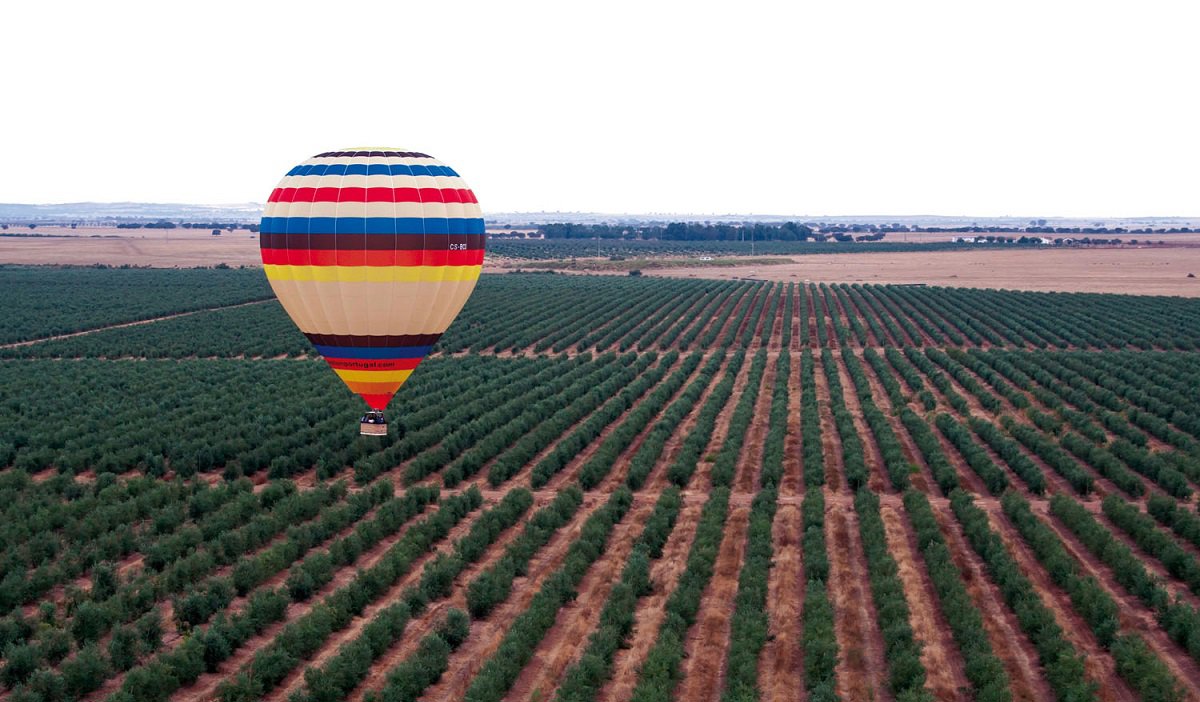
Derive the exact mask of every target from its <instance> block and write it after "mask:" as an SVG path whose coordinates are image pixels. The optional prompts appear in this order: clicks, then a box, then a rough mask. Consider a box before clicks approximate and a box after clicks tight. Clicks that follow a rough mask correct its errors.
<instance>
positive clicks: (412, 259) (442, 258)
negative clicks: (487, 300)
mask: <svg viewBox="0 0 1200 702" xmlns="http://www.w3.org/2000/svg"><path fill="white" fill-rule="evenodd" d="M261 253H262V262H263V263H265V264H267V265H283V266H480V265H483V249H474V250H467V251H447V250H445V249H437V250H433V251H392V250H384V251H380V250H377V249H341V250H332V249H262V250H261Z"/></svg>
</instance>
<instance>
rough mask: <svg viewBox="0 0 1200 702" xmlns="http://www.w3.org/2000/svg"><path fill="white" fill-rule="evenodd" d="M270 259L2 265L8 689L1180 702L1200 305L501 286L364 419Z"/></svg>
mask: <svg viewBox="0 0 1200 702" xmlns="http://www.w3.org/2000/svg"><path fill="white" fill-rule="evenodd" d="M864 255H866V254H864ZM260 276H261V274H260V273H259V272H258V271H250V270H246V271H242V270H194V271H193V270H178V271H168V270H99V269H74V268H61V269H43V268H18V267H4V268H0V299H4V300H6V301H10V302H9V306H7V307H6V312H5V317H3V319H0V344H2V345H3V347H2V348H0V388H2V389H3V393H2V395H0V495H2V496H3V498H4V499H3V500H2V502H0V511H2V512H3V517H2V518H0V564H2V567H0V653H2V656H3V660H2V661H0V686H2V687H0V690H2V692H0V696H3V697H5V698H8V699H13V700H93V701H98V700H111V701H112V702H131V701H132V702H141V701H143V700H145V701H149V700H175V701H177V702H182V701H184V700H188V701H191V700H212V699H217V700H222V701H223V702H240V701H242V700H251V699H266V700H273V701H276V702H284V701H285V700H287V701H291V700H297V701H301V702H308V701H311V702H318V701H321V702H324V701H327V700H329V701H331V700H343V699H348V700H354V701H356V702H357V701H360V700H381V701H392V700H417V699H423V700H458V699H465V700H473V701H482V700H494V701H499V700H514V701H515V700H532V699H536V700H546V701H549V700H563V701H564V702H565V701H567V700H572V701H574V700H609V701H614V702H615V701H624V700H639V701H643V702H649V701H653V700H668V699H679V700H689V701H690V700H714V701H715V700H723V701H724V700H730V701H732V700H754V699H762V700H768V699H769V700H793V699H800V700H810V701H813V702H816V701H826V700H835V699H841V700H844V701H846V702H858V701H859V700H869V699H870V700H895V701H905V702H908V701H912V700H958V699H964V700H988V701H1001V700H1052V699H1059V700H1093V699H1097V700H1111V701H1125V700H1139V699H1146V700H1187V699H1200V610H1198V609H1197V607H1200V512H1198V510H1197V500H1196V496H1195V493H1196V490H1197V489H1198V488H1200V393H1198V392H1197V389H1198V388H1200V353H1197V350H1198V349H1200V300H1196V299H1189V298H1183V297H1154V296H1134V295H1109V294H1093V293H1062V292H1016V291H1000V290H990V289H971V288H966V287H963V288H958V287H908V286H894V285H878V284H859V283H853V284H844V283H828V284H826V283H804V282H802V281H800V280H796V281H792V280H787V279H783V280H782V282H763V281H745V280H719V279H705V278H686V277H685V278H630V277H624V276H620V277H618V276H580V275H557V274H550V273H538V274H504V275H486V276H484V277H483V279H482V280H481V282H480V285H479V288H478V290H477V291H476V293H475V294H474V296H473V297H472V298H471V300H470V302H469V303H468V305H467V307H466V308H465V309H464V310H463V313H462V314H461V315H460V317H459V318H458V320H457V321H456V322H455V324H454V325H453V326H452V327H451V329H450V330H449V331H448V332H447V333H446V335H445V336H444V337H443V338H442V339H441V341H440V342H439V344H438V346H437V347H436V348H435V353H434V355H433V356H431V357H430V358H429V359H428V360H426V361H425V362H424V363H422V365H421V366H420V368H419V369H418V370H417V372H415V373H414V374H413V376H412V379H411V380H410V381H409V382H408V383H407V384H406V385H405V386H404V387H403V388H402V389H401V391H400V392H399V393H398V394H397V396H396V399H395V401H394V402H393V404H392V406H391V408H390V409H389V415H390V417H391V418H392V420H393V421H392V422H391V424H390V431H391V433H390V435H388V436H386V437H382V438H379V437H360V436H358V435H357V434H356V433H355V430H356V427H355V422H356V420H357V417H358V414H359V412H360V411H361V405H360V403H358V401H357V399H355V398H354V397H353V396H352V395H351V394H350V393H349V392H348V391H347V390H346V389H345V387H344V386H343V385H342V384H341V383H340V381H338V380H337V378H336V377H335V376H334V375H333V374H332V373H331V372H329V370H328V369H327V367H326V366H325V364H324V363H323V362H322V361H320V360H319V359H317V358H315V357H314V355H313V352H312V348H311V347H310V346H309V344H308V342H307V341H306V340H305V338H304V337H303V335H301V334H300V333H299V332H297V331H295V329H294V328H293V327H292V326H291V324H290V322H289V321H288V319H287V318H286V316H285V315H284V314H283V311H282V309H281V308H280V307H279V305H278V303H276V302H275V301H274V300H273V299H272V298H271V296H270V294H269V289H268V288H267V287H266V285H265V284H264V283H263V282H262V280H261V277H260ZM81 299H86V300H88V301H89V303H88V304H87V305H81V304H79V302H78V301H79V300H81ZM134 322H139V323H137V324H131V323H134ZM81 332H83V333H81ZM66 335H71V336H66ZM28 342H33V343H28Z"/></svg>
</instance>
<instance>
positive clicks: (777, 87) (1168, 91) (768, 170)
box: [0, 0, 1200, 217]
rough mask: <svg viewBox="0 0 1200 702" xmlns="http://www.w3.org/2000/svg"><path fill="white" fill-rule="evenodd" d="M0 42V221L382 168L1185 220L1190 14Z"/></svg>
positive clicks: (568, 198)
mask: <svg viewBox="0 0 1200 702" xmlns="http://www.w3.org/2000/svg"><path fill="white" fill-rule="evenodd" d="M584 8H587V9H584ZM0 26H3V27H4V38H3V41H2V42H0V62H3V66H4V68H3V73H2V75H3V76H4V77H3V82H2V83H0V86H2V88H0V90H2V91H3V95H4V96H5V100H4V102H5V105H4V106H3V108H0V154H3V156H2V157H0V158H2V159H3V163H4V167H3V168H0V202H41V203H51V202H74V201H126V200H132V201H146V202H188V203H232V202H246V201H261V200H263V199H265V198H266V196H267V194H268V193H269V192H270V190H271V188H272V187H273V186H274V185H275V183H276V182H277V181H278V179H279V178H280V177H281V176H282V175H283V173H284V172H286V171H287V170H288V169H289V168H290V167H291V166H292V165H294V164H295V163H298V162H299V161H301V160H303V159H305V158H307V157H308V156H310V155H312V154H314V153H317V152H320V151H325V150H331V149H338V148H343V147H347V146H356V145H392V146H402V147H406V148H411V149H415V150H422V151H425V152H427V153H430V154H432V155H434V156H436V157H437V158H439V159H441V160H442V161H444V162H446V163H447V164H449V165H451V166H453V167H454V168H455V169H456V170H458V171H459V172H460V173H461V174H462V175H463V176H464V177H465V178H466V180H467V182H468V183H469V184H470V185H471V186H472V187H473V188H474V189H475V191H476V193H477V194H478V196H479V199H480V202H481V203H482V205H483V207H484V210H485V212H486V211H488V210H490V211H493V212H499V211H543V210H545V211H556V210H557V211H595V212H630V213H650V212H658V213H670V212H675V213H683V212H688V213H760V214H799V215H820V214H946V215H980V216H998V215H1020V216H1031V215H1042V216H1052V215H1063V216H1096V217H1102V216H1110V217H1111V216H1138V215H1182V216H1195V215H1200V202H1198V199H1200V114H1198V112H1200V111H1198V108H1200V70H1198V69H1200V54H1198V47H1197V42H1196V38H1197V33H1198V32H1200V4H1197V3H1195V2H1191V1H1181V2H1155V1H1152V0H1138V1H1137V2H1097V1H1095V0H1093V1H1089V2H1062V1H1057V0H1037V1H1034V2H1025V1H1011V0H1010V1H1007V2H979V1H970V0H968V1H964V0H954V1H949V2H925V1H923V0H915V1H903V2H897V1H896V0H887V1H884V2H847V1H836V2H828V1H822V2H778V3H774V2H752V1H747V0H739V1H738V2H721V3H712V4H710V3H704V2H679V3H675V2H654V1H653V0H641V1H640V2H639V1H636V0H635V1H633V2H625V1H623V0H608V1H606V2H600V3H573V2H562V1H561V0H560V1H559V2H522V1H518V0H505V1H492V2H467V1H463V0H460V1H458V2H419V3H418V2H399V1H396V0H392V1H390V2H353V1H349V0H342V1H339V2H330V1H329V0H324V1H323V2H302V1H296V0H293V1H291V2H260V1H258V0H241V1H238V2H224V1H222V0H203V1H202V2H189V3H178V2H161V1H160V2H146V3H136V2H123V1H121V0H108V1H106V2H90V1H89V2H5V3H3V5H2V6H0Z"/></svg>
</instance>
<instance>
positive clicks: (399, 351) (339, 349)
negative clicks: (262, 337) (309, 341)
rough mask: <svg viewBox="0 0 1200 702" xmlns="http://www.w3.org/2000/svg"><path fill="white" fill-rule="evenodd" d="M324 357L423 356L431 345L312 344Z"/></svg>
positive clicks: (426, 354)
mask: <svg viewBox="0 0 1200 702" xmlns="http://www.w3.org/2000/svg"><path fill="white" fill-rule="evenodd" d="M313 346H314V347H316V349H317V352H318V353H320V354H321V355H322V356H325V357H326V358H355V359H360V358H361V359H374V358H384V359H392V358H425V357H426V356H428V355H429V351H430V349H432V348H433V347H432V346H324V345H322V344H313Z"/></svg>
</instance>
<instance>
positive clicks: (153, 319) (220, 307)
mask: <svg viewBox="0 0 1200 702" xmlns="http://www.w3.org/2000/svg"><path fill="white" fill-rule="evenodd" d="M274 299H275V298H274V296H272V297H269V298H266V299H263V300H251V301H249V302H236V303H234V304H232V305H217V306H216V307H205V308H204V309H202V310H190V311H188V312H175V313H172V314H164V315H162V316H159V317H151V318H150V319H138V320H134V321H132V322H121V323H119V324H106V325H104V326H102V327H93V328H91V329H84V330H82V331H77V332H71V333H69V334H57V335H55V336H45V337H42V338H40V339H29V340H27V341H16V342H12V343H8V344H0V349H15V348H20V347H22V346H32V345H33V344H41V343H44V342H47V341H58V340H60V339H70V338H72V337H76V336H85V335H87V334H95V333H96V332H102V331H108V330H109V329H124V328H125V327H138V326H141V325H143V324H153V323H155V322H162V321H166V320H168V319H176V318H178V317H187V316H190V315H193V314H200V313H202V312H218V311H220V310H232V309H236V308H238V307H249V306H250V305H261V304H263V303H267V302H271V301H273V300H274Z"/></svg>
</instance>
